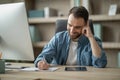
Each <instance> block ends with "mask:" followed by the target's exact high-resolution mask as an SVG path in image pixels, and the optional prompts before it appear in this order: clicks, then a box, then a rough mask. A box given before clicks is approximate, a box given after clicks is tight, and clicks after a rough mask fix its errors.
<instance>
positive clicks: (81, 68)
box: [65, 67, 87, 71]
mask: <svg viewBox="0 0 120 80" xmlns="http://www.w3.org/2000/svg"><path fill="white" fill-rule="evenodd" d="M65 71H87V68H86V67H65Z"/></svg>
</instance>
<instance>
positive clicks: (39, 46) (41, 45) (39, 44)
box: [33, 41, 48, 48]
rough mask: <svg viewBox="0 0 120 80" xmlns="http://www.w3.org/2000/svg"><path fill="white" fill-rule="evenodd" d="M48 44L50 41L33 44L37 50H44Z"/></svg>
mask: <svg viewBox="0 0 120 80" xmlns="http://www.w3.org/2000/svg"><path fill="white" fill-rule="evenodd" d="M47 43H48V41H41V42H36V43H33V47H35V48H43V47H44V46H45V45H46V44H47Z"/></svg>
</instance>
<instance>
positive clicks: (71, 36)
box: [69, 33, 82, 41]
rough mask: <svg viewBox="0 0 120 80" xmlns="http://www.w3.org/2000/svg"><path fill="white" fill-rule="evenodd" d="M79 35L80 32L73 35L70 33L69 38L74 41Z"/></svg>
mask: <svg viewBox="0 0 120 80" xmlns="http://www.w3.org/2000/svg"><path fill="white" fill-rule="evenodd" d="M69 35H70V33H69ZM81 35H82V34H78V33H76V34H75V35H70V38H71V40H73V41H76V40H78V38H79V37H80V36H81Z"/></svg>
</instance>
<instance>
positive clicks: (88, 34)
mask: <svg viewBox="0 0 120 80" xmlns="http://www.w3.org/2000/svg"><path fill="white" fill-rule="evenodd" d="M82 33H83V34H84V35H85V36H86V37H87V38H88V39H89V38H91V37H93V34H92V32H91V30H90V26H89V21H87V25H86V26H84V27H83V29H82Z"/></svg>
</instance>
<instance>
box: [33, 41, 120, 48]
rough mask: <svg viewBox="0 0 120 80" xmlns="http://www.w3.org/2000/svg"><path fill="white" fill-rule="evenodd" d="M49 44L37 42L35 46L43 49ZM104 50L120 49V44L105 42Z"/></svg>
mask: <svg viewBox="0 0 120 80" xmlns="http://www.w3.org/2000/svg"><path fill="white" fill-rule="evenodd" d="M47 43H48V41H42V42H36V43H33V46H34V47H36V48H42V47H44V46H45V45H46V44H47ZM103 48H104V49H120V43H116V42H103Z"/></svg>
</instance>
